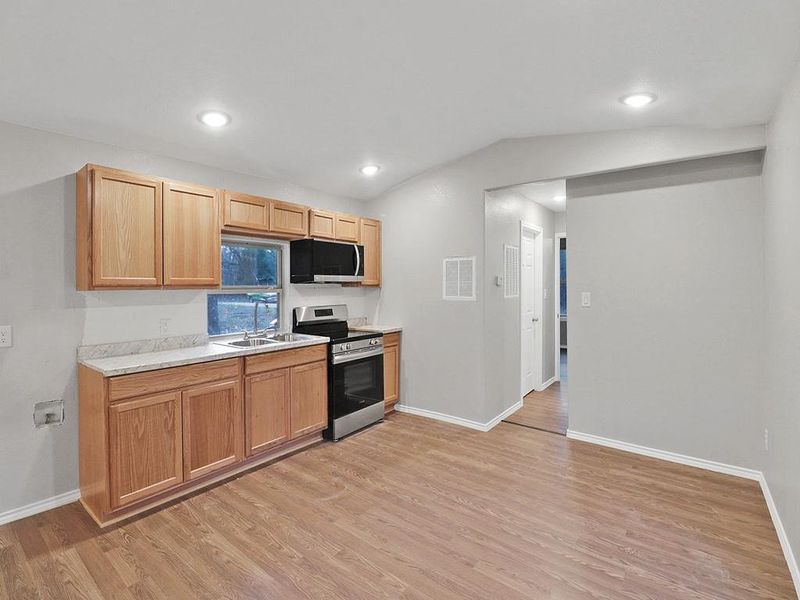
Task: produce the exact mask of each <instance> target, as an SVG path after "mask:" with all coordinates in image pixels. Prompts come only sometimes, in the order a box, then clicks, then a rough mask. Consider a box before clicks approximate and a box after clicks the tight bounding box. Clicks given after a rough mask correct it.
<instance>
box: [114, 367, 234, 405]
mask: <svg viewBox="0 0 800 600" xmlns="http://www.w3.org/2000/svg"><path fill="white" fill-rule="evenodd" d="M239 372H240V359H238V358H227V359H225V360H216V361H212V362H206V363H200V364H197V365H187V366H185V367H172V368H169V369H159V370H157V371H147V372H145V373H133V374H131V375H120V376H119V377H112V378H111V379H109V380H108V399H109V401H111V402H114V401H116V400H122V399H124V398H132V397H134V396H143V395H145V394H153V393H155V392H163V391H166V390H174V389H176V388H180V387H188V386H192V385H195V384H198V383H206V382H208V381H217V380H219V379H231V378H235V377H239Z"/></svg>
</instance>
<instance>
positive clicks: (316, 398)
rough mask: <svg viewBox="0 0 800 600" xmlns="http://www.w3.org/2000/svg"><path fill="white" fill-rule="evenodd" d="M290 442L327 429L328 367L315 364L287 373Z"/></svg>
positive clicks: (294, 368)
mask: <svg viewBox="0 0 800 600" xmlns="http://www.w3.org/2000/svg"><path fill="white" fill-rule="evenodd" d="M290 379H291V382H290V383H291V392H290V402H289V404H290V406H291V410H290V416H289V422H290V426H291V438H292V439H295V438H298V437H301V436H303V435H307V434H309V433H313V432H315V431H322V430H323V429H325V428H326V427H327V426H328V367H327V363H326V362H315V363H310V364H307V365H300V366H297V367H292V368H291V369H290Z"/></svg>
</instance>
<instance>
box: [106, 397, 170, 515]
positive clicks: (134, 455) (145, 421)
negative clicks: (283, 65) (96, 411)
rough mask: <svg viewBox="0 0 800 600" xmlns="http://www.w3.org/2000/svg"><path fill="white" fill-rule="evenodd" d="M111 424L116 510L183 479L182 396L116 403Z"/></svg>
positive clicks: (114, 503)
mask: <svg viewBox="0 0 800 600" xmlns="http://www.w3.org/2000/svg"><path fill="white" fill-rule="evenodd" d="M108 425H109V436H108V439H109V444H110V446H109V450H110V465H109V474H110V476H111V477H110V480H111V508H112V509H113V508H119V507H121V506H125V505H126V504H130V503H131V502H135V501H136V500H140V499H142V498H146V497H147V496H152V495H153V494H157V493H158V492H161V491H163V490H165V489H168V488H170V487H172V486H174V485H177V484H178V483H180V482H181V481H183V458H182V453H181V447H182V440H181V397H180V393H178V392H171V393H167V394H160V395H158V396H145V397H144V398H137V399H136V400H127V401H124V402H119V403H117V404H114V405H112V406H111V407H109V411H108Z"/></svg>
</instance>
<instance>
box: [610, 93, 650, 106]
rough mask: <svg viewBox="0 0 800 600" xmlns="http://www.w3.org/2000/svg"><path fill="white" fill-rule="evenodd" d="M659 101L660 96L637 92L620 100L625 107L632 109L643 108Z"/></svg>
mask: <svg viewBox="0 0 800 600" xmlns="http://www.w3.org/2000/svg"><path fill="white" fill-rule="evenodd" d="M657 99H658V96H656V95H655V94H651V93H650V92H637V93H635V94H627V95H626V96H623V97H622V98H620V99H619V101H620V102H622V103H623V104H624V105H625V106H630V107H631V108H642V107H643V106H647V105H648V104H652V103H653V102H655V101H656V100H657Z"/></svg>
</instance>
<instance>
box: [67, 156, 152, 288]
mask: <svg viewBox="0 0 800 600" xmlns="http://www.w3.org/2000/svg"><path fill="white" fill-rule="evenodd" d="M79 201H80V199H79ZM161 224H162V222H161V180H160V179H156V178H154V177H143V176H138V175H134V174H132V173H125V172H122V171H115V170H113V169H100V168H95V169H94V170H93V171H92V225H91V235H92V261H91V263H92V285H93V286H94V287H148V286H159V285H161V281H162V269H161Z"/></svg>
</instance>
